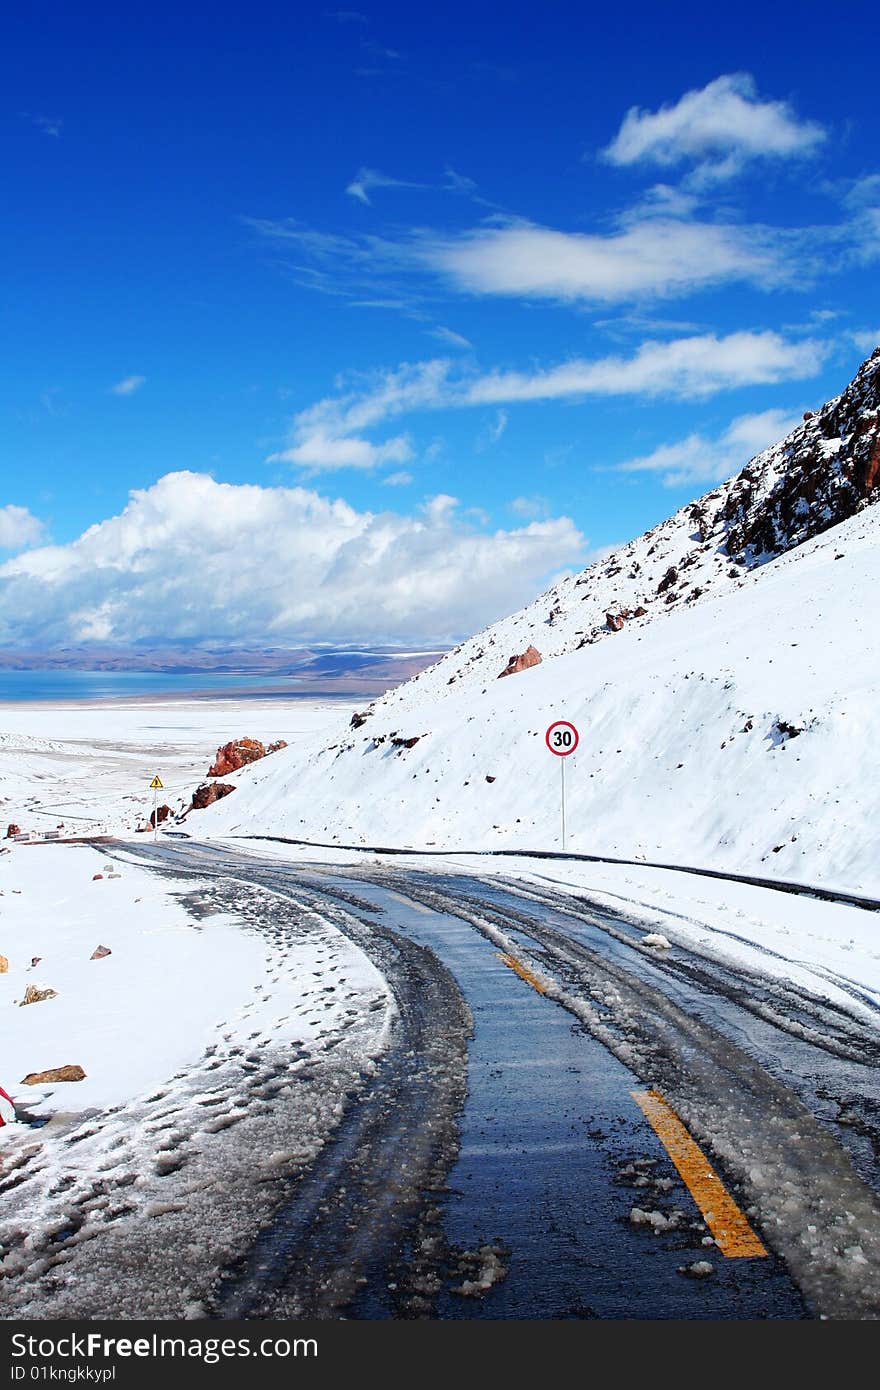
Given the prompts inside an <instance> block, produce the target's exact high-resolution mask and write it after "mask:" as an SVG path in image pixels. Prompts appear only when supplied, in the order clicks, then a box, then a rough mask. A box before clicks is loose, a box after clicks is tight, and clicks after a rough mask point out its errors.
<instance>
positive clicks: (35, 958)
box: [31, 956, 43, 970]
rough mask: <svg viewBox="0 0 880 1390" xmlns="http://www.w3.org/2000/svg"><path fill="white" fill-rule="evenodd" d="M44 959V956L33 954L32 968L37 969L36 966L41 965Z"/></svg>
mask: <svg viewBox="0 0 880 1390" xmlns="http://www.w3.org/2000/svg"><path fill="white" fill-rule="evenodd" d="M42 959H43V957H42V956H31V970H33V969H35V967H36V966H38V965H39V963H40V961H41V960H42Z"/></svg>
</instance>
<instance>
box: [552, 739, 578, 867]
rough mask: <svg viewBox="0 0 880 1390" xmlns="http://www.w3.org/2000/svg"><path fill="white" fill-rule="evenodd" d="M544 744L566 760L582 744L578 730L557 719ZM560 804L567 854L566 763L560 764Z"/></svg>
mask: <svg viewBox="0 0 880 1390" xmlns="http://www.w3.org/2000/svg"><path fill="white" fill-rule="evenodd" d="M544 742H545V743H546V745H547V747H548V748H549V749H550V752H551V753H555V754H556V756H557V758H562V759H565V758H567V757H568V755H569V753H573V752H574V750H575V749H576V748H577V746H578V744H579V743H580V735H579V734H578V731H577V729H576V728H575V727H574V725H573V724H572V723H571V722H570V720H568V719H556V720H554V721H553V723H552V724H551V725H550V728H549V729H548V730H547V732H546V734H545V735H544ZM559 802H560V811H561V813H562V851H563V853H565V762H564V761H563V762H561V763H560V764H559Z"/></svg>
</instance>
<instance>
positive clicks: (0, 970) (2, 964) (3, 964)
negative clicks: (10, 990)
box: [0, 956, 9, 975]
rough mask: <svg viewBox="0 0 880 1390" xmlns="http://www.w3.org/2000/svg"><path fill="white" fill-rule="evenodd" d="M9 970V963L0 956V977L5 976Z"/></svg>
mask: <svg viewBox="0 0 880 1390" xmlns="http://www.w3.org/2000/svg"><path fill="white" fill-rule="evenodd" d="M8 969H9V961H8V960H7V959H6V957H5V956H0V975H5V974H6V972H7V971H8Z"/></svg>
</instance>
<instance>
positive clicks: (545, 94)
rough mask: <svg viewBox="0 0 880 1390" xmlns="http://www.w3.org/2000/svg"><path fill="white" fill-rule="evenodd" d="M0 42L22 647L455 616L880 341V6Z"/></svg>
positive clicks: (800, 403) (658, 501)
mask: <svg viewBox="0 0 880 1390" xmlns="http://www.w3.org/2000/svg"><path fill="white" fill-rule="evenodd" d="M4 38H5V43H4V54H3V57H2V60H0V61H2V66H3V72H2V78H3V81H2V91H3V118H2V120H0V142H2V158H3V168H4V193H5V200H4V201H5V212H4V217H3V221H2V227H0V236H2V240H3V243H4V246H3V252H4V265H5V272H6V273H5V281H6V283H5V289H4V296H3V300H4V310H3V317H4V342H5V345H6V354H5V358H6V361H5V370H4V373H3V381H2V386H0V418H2V445H0V447H2V457H3V475H4V484H3V493H2V494H0V542H2V543H3V544H4V545H5V546H6V549H5V551H4V552H2V553H3V554H5V555H6V557H7V559H6V562H5V564H4V565H3V566H2V567H0V633H2V635H3V637H4V639H5V640H6V641H8V642H27V641H35V642H53V643H54V642H61V641H71V640H94V639H100V640H110V641H132V640H138V639H141V640H147V639H148V638H150V637H151V636H160V635H173V636H179V637H183V638H195V637H198V636H202V635H207V636H211V637H215V638H221V637H228V638H229V639H230V640H245V637H257V638H259V640H271V641H279V642H285V641H299V640H312V641H313V640H320V639H321V638H326V639H327V640H348V639H351V638H355V637H357V636H358V635H362V636H364V637H370V638H372V639H375V640H378V639H380V638H386V639H389V640H400V641H414V640H417V639H431V640H434V639H439V638H443V637H455V636H459V635H463V634H464V633H466V632H467V631H468V630H470V629H471V628H473V627H476V626H478V625H480V624H481V623H483V622H486V621H488V620H489V619H491V618H492V617H495V616H500V615H501V614H502V613H503V612H505V611H507V610H508V609H510V608H512V607H515V606H517V605H518V604H520V603H522V602H525V601H526V600H527V599H528V598H529V597H531V596H532V594H533V593H534V592H535V591H536V589H537V587H538V586H539V585H540V583H542V582H543V580H544V579H545V578H547V577H548V576H551V575H552V574H554V573H556V572H559V571H561V570H563V569H564V568H566V567H567V566H572V565H576V564H581V563H583V562H584V561H585V560H587V559H588V558H589V557H590V555H591V554H593V553H595V552H596V550H599V549H602V548H604V547H607V546H609V545H612V544H614V543H616V542H619V541H622V540H625V539H627V538H629V537H630V536H632V535H635V534H638V533H639V532H641V531H643V530H644V529H646V528H647V527H648V526H650V525H652V524H653V523H654V522H656V521H658V520H660V519H661V518H662V517H664V516H666V515H668V514H669V513H670V512H671V511H672V510H674V509H675V508H676V507H677V506H679V505H681V504H682V503H683V502H685V501H686V500H688V499H689V498H690V497H693V496H695V495H697V494H699V493H702V492H704V491H706V490H707V489H708V488H709V487H710V486H711V485H712V483H713V482H715V481H718V480H720V479H721V478H723V477H725V476H728V475H729V474H731V473H733V472H735V471H737V470H738V469H739V467H741V466H742V464H743V463H745V462H746V461H747V459H748V457H749V456H750V455H751V454H752V453H754V452H755V451H756V450H757V449H759V448H761V447H763V446H764V445H765V444H767V443H769V442H771V441H772V440H773V439H775V438H776V437H778V436H779V435H780V434H782V433H784V432H785V431H786V430H787V428H789V427H790V424H791V422H792V421H793V420H794V419H795V418H797V417H798V416H799V415H800V414H801V412H802V411H803V410H804V409H805V408H809V407H815V406H816V405H818V404H820V403H821V402H822V401H823V400H824V399H826V398H827V397H828V396H829V395H832V394H834V393H835V392H836V391H837V390H839V389H841V388H842V386H843V385H845V383H846V381H848V380H849V378H850V377H851V376H852V374H853V372H854V371H855V369H856V367H857V366H858V363H859V362H860V361H861V359H862V358H863V357H864V356H865V355H866V354H867V352H869V351H870V350H871V348H873V347H874V346H876V345H877V342H878V341H880V290H878V277H877V266H878V257H880V157H878V154H877V140H876V108H875V102H876V72H875V67H876V12H875V10H874V8H873V7H871V6H869V5H868V4H863V3H856V4H851V5H849V6H848V7H847V10H846V19H845V22H842V21H841V22H835V20H834V19H833V18H832V17H830V15H829V12H828V10H827V8H826V7H824V6H818V5H810V4H807V5H804V4H798V5H790V4H775V5H774V6H772V7H767V6H761V7H760V8H759V7H758V6H748V5H745V6H743V5H740V6H738V7H736V8H735V9H730V10H729V12H728V13H720V12H718V11H717V10H716V9H713V10H712V11H711V12H709V10H708V9H707V8H706V7H705V6H696V5H690V4H681V5H677V6H674V7H657V6H655V5H650V6H649V5H643V4H635V5H632V4H631V5H629V6H627V7H621V8H620V10H619V17H611V18H607V17H603V18H602V20H601V21H598V20H597V19H595V18H594V17H593V14H592V13H591V10H590V7H586V6H583V5H579V4H567V3H563V4H552V3H551V4H548V5H544V6H541V7H536V6H534V5H528V6H527V5H518V4H512V5H507V6H505V7H503V9H502V7H498V6H489V5H481V4H479V3H478V4H470V5H459V4H451V5H447V6H445V7H444V8H443V11H442V13H440V12H437V13H436V14H434V13H431V14H429V13H426V12H425V11H424V10H423V8H422V7H415V6H412V5H395V4H381V5H375V6H370V7H364V8H363V9H360V8H358V9H334V8H333V7H332V5H328V6H326V7H323V6H320V5H318V6H314V7H309V6H296V7H291V6H282V5H280V4H278V5H261V4H259V3H258V4H254V5H251V6H248V7H241V6H234V7H233V6H223V5H222V4H221V5H215V6H211V7H187V12H186V13H185V14H183V15H181V14H179V13H177V12H176V11H175V10H174V9H173V8H172V7H170V6H163V5H162V4H158V5H153V6H151V7H150V8H149V11H148V12H143V13H140V12H137V11H129V10H128V9H119V8H117V7H110V6H104V5H101V4H95V5H89V6H79V7H77V6H70V5H66V6H60V5H41V4H34V5H33V6H30V7H28V9H27V10H26V11H22V12H20V13H19V14H18V15H13V16H11V17H8V18H7V20H6V23H5V35H4ZM169 475H171V476H169ZM132 493H134V494H135V496H134V497H133V498H132ZM453 499H454V500H453ZM87 528H96V529H94V530H91V531H88V530H87ZM84 532H85V533H86V535H83V533H84ZM200 548H201V552H202V562H203V571H204V569H205V568H206V566H205V554H204V552H205V551H206V550H210V551H211V554H212V555H213V556H214V557H215V558H217V557H220V558H222V557H226V559H227V560H228V562H229V563H228V565H227V569H226V570H225V571H224V570H222V569H219V570H218V571H217V572H216V573H214V571H213V570H211V574H210V582H208V580H207V578H206V576H205V574H204V573H203V574H202V575H201V577H200V575H199V573H198V572H197V571H196V570H195V569H194V559H193V557H194V556H197V555H198V554H199V551H200ZM208 568H210V567H208ZM236 568H237V570H238V574H237V575H236V574H234V573H233V571H234V570H235V569H236Z"/></svg>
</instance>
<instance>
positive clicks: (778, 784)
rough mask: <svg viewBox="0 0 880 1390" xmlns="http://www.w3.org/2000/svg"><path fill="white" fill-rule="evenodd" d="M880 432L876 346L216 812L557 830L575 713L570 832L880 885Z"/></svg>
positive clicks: (331, 828)
mask: <svg viewBox="0 0 880 1390" xmlns="http://www.w3.org/2000/svg"><path fill="white" fill-rule="evenodd" d="M878 435H880V351H878V353H875V354H874V356H873V357H872V358H871V359H869V361H867V362H866V363H865V364H864V365H863V367H862V368H861V370H860V371H859V373H858V375H857V376H856V378H855V380H854V381H853V383H852V384H851V385H850V386H849V387H848V388H847V390H846V391H844V393H843V394H842V395H841V396H840V397H839V398H838V399H837V400H835V401H832V402H830V403H829V404H828V405H827V406H825V407H824V408H823V409H822V410H821V411H819V412H818V413H817V414H815V415H810V416H809V418H807V419H805V420H804V422H803V424H802V425H801V426H799V427H798V429H796V430H795V431H794V432H793V433H792V434H791V435H790V436H789V437H788V438H787V439H785V440H783V441H782V442H781V443H780V444H778V445H776V446H775V447H773V448H771V449H768V450H767V451H765V453H763V454H761V455H759V456H758V457H757V458H756V459H753V460H752V461H751V463H750V464H748V465H747V467H746V468H744V469H743V471H742V472H741V473H740V474H739V475H738V477H736V478H734V479H732V480H731V481H730V482H729V483H726V484H724V485H723V486H722V487H719V488H716V489H715V490H714V491H712V492H710V493H709V494H708V495H707V496H706V497H704V498H702V499H700V501H698V502H695V503H693V504H691V505H689V506H688V507H685V508H683V509H682V510H681V511H680V512H678V513H676V515H675V516H673V517H671V518H670V519H669V520H668V521H666V522H664V523H663V524H662V525H660V526H657V527H655V528H654V529H653V530H652V531H650V532H648V533H647V534H646V535H645V536H642V537H640V538H638V539H637V540H635V541H632V542H630V543H629V544H628V545H626V546H623V547H622V548H621V549H620V550H618V551H617V552H616V553H615V554H614V555H612V556H609V557H608V558H606V559H605V560H602V561H600V562H598V563H596V564H594V565H592V566H590V568H589V569H587V570H585V571H584V572H583V573H582V574H579V575H574V576H572V577H571V578H569V579H566V580H565V581H564V582H562V583H560V584H558V585H556V586H555V587H554V588H552V589H551V590H549V591H548V592H547V593H546V594H544V595H542V596H541V597H540V598H539V599H538V600H536V602H535V603H533V604H532V605H530V606H529V607H528V608H526V609H524V610H523V611H522V612H520V613H517V614H514V615H513V616H512V617H510V618H507V619H504V620H503V621H501V622H500V623H497V624H495V625H494V626H493V627H491V628H489V629H487V630H486V631H485V632H483V633H481V634H479V635H478V636H476V637H474V638H471V639H470V640H469V641H468V642H465V643H463V644H462V645H461V646H460V647H459V648H457V649H456V650H455V651H454V652H451V653H449V654H448V655H447V656H446V657H444V658H443V660H441V661H440V662H438V663H437V664H436V665H434V666H433V667H431V668H429V669H428V670H426V671H423V672H422V673H420V674H419V675H417V676H416V677H414V678H413V679H412V680H410V681H408V682H407V683H406V684H405V685H403V686H400V687H398V688H397V689H396V690H394V691H392V692H391V693H390V694H388V695H387V696H385V697H383V698H382V699H381V700H379V701H377V702H376V703H375V704H374V705H373V706H371V707H370V708H369V709H365V710H363V711H361V712H360V714H358V715H356V716H355V717H354V719H353V720H352V721H351V723H350V724H349V723H348V721H346V722H345V723H342V722H341V723H340V727H339V730H338V733H337V734H336V736H332V737H330V738H327V737H323V738H321V739H320V740H318V739H315V740H313V741H311V742H309V741H303V742H302V743H301V744H298V745H295V746H292V747H290V748H287V749H284V750H282V751H281V752H280V753H278V754H277V755H276V756H275V757H273V758H272V759H270V760H267V764H266V765H265V766H264V765H263V764H258V765H257V766H255V767H254V768H251V769H245V770H244V771H242V772H241V773H238V774H234V775H233V779H232V780H233V781H236V780H237V782H238V787H237V790H236V794H235V795H230V796H229V797H227V798H226V799H225V800H224V801H223V803H222V804H221V805H218V806H216V807H214V808H212V809H211V810H210V811H207V812H204V813H203V816H204V819H203V821H200V823H199V833H203V830H204V832H207V833H209V834H223V833H227V832H235V833H241V832H245V833H272V834H284V835H291V836H297V837H302V838H304V839H314V840H320V841H324V842H331V843H332V842H338V843H347V842H348V843H355V844H376V843H380V844H382V843H384V844H397V845H407V846H411V847H432V846H436V847H438V848H439V847H448V848H452V847H458V848H475V849H476V848H502V847H503V848H520V847H522V848H557V847H558V840H559V764H558V761H557V760H556V759H554V758H552V757H551V755H550V754H549V753H548V752H547V749H546V748H545V746H544V737H543V735H544V730H545V729H546V727H547V725H548V724H549V723H550V722H551V721H552V720H553V719H555V718H566V719H570V720H572V721H574V722H575V723H576V724H577V725H578V728H579V729H580V732H581V743H580V746H579V747H578V750H577V752H576V753H575V754H574V755H573V756H572V757H571V758H570V759H569V760H568V764H567V768H566V772H567V785H568V800H569V815H568V822H569V848H570V849H574V850H582V851H586V852H589V853H598V854H603V853H605V854H609V855H621V856H626V857H638V856H641V857H645V858H648V859H663V860H667V861H672V862H678V863H691V864H704V865H714V866H723V867H729V868H738V869H743V868H747V869H752V870H757V871H759V872H761V873H764V874H768V873H777V874H779V875H780V876H783V877H784V876H791V877H801V878H803V879H805V880H807V881H818V880H820V879H822V880H825V881H831V882H836V883H838V884H842V885H845V886H848V887H850V888H852V889H854V890H857V889H859V888H862V889H865V888H866V887H871V888H872V889H876V888H877V887H878V885H880V867H878V866H880V852H878V851H880V821H878V817H877V794H876V788H877V786H878V785H880V748H878V746H877V744H876V740H874V739H873V737H872V733H871V731H872V729H873V723H874V718H875V710H876V704H877V698H878V694H880V689H878V687H880V670H878V666H880V663H878V660H877V654H876V653H877V646H876V641H875V639H874V635H873V614H872V611H871V608H870V605H869V603H868V602H866V595H870V594H871V593H873V592H874V591H875V588H876V586H877V585H878V583H880V546H878V540H880V507H875V506H873V505H872V504H873V502H874V501H875V500H877V499H878V497H880V482H878V476H877V475H878V471H880V470H878V453H880V444H878ZM530 648H531V649H532V650H530ZM538 654H540V658H541V659H540V660H538ZM512 656H516V657H519V658H521V659H520V660H516V661H513V662H511V657H512ZM502 675H506V677H507V678H505V679H499V677H501V676H502ZM269 764H271V766H269ZM192 828H193V829H195V827H194V826H193V827H192ZM202 828H203V829H202Z"/></svg>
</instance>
